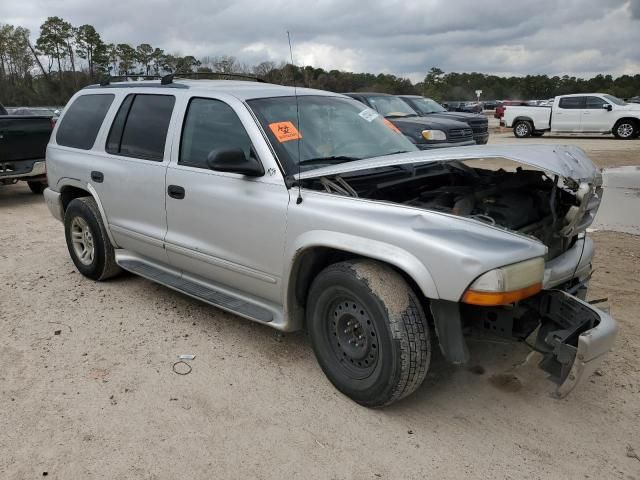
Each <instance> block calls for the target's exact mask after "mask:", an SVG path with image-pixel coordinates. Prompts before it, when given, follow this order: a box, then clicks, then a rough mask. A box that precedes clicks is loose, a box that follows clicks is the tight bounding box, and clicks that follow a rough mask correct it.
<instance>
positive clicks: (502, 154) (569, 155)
mask: <svg viewBox="0 0 640 480" xmlns="http://www.w3.org/2000/svg"><path fill="white" fill-rule="evenodd" d="M474 159H507V160H513V161H515V162H519V163H522V164H525V165H529V166H532V167H535V168H538V169H540V170H544V171H545V172H548V173H551V174H555V175H559V176H561V177H564V178H567V179H571V180H574V181H576V182H578V183H581V182H587V183H595V184H598V185H599V184H601V183H602V175H601V173H600V169H598V167H596V166H595V165H594V163H593V162H592V161H591V159H589V157H587V155H586V154H585V153H584V151H583V150H582V149H580V148H578V147H575V146H573V145H522V144H516V145H476V146H470V147H452V148H442V149H439V150H437V151H418V152H407V153H401V154H397V155H388V156H384V157H373V158H366V159H362V160H355V161H352V162H345V163H341V164H338V165H331V166H328V167H322V168H317V169H314V170H309V171H306V172H303V173H301V174H299V175H295V178H296V179H303V180H304V179H307V178H317V177H325V176H331V175H339V174H343V173H350V172H356V171H359V170H368V169H372V168H380V167H387V166H392V165H409V164H412V163H429V162H447V161H455V160H474Z"/></svg>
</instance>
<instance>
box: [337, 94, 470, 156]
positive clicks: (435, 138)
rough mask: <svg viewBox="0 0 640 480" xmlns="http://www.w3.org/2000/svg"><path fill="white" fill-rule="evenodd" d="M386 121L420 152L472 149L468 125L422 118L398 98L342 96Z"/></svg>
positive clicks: (390, 96)
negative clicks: (374, 112)
mask: <svg viewBox="0 0 640 480" xmlns="http://www.w3.org/2000/svg"><path fill="white" fill-rule="evenodd" d="M345 95H348V96H350V97H351V98H355V99H356V100H358V101H360V102H362V103H364V104H365V105H367V106H368V107H371V108H372V109H374V110H375V111H376V112H378V113H379V114H380V115H382V116H383V117H384V118H386V119H387V120H389V122H391V123H392V124H393V125H394V126H395V127H396V128H398V130H400V131H401V132H402V133H403V134H404V135H405V136H406V137H407V138H408V139H409V140H411V142H412V143H414V144H415V145H416V146H417V147H418V148H420V149H421V150H427V149H430V148H439V147H461V146H465V145H474V144H475V141H474V140H473V132H472V130H471V128H470V127H469V125H468V124H466V123H463V122H459V121H456V120H454V119H448V118H425V117H421V116H420V114H419V113H418V112H416V111H415V110H414V109H413V108H411V107H410V106H409V105H407V104H406V103H405V102H404V101H402V100H401V99H400V98H398V97H396V96H394V95H389V94H386V93H361V92H358V93H345Z"/></svg>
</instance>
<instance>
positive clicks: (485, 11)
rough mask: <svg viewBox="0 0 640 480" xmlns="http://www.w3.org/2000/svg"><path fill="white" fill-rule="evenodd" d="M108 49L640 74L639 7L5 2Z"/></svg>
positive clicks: (623, 3)
mask: <svg viewBox="0 0 640 480" xmlns="http://www.w3.org/2000/svg"><path fill="white" fill-rule="evenodd" d="M53 15H57V16H60V17H62V18H64V19H65V20H67V21H69V22H71V23H72V24H74V25H81V24H84V23H89V24H92V25H94V26H95V27H96V29H98V31H99V32H100V34H101V35H102V37H103V39H104V40H105V41H106V42H114V43H129V44H131V45H134V46H135V45H137V44H140V43H143V42H145V43H150V44H152V45H153V46H154V47H160V48H163V49H165V50H166V51H168V52H172V53H180V54H182V55H187V54H192V55H194V56H196V57H202V56H206V55H212V56H213V55H234V56H236V57H238V58H239V59H240V60H241V61H244V62H247V63H249V64H253V63H258V62H260V61H263V60H273V61H276V62H280V61H282V60H286V59H287V58H288V47H287V43H286V31H287V30H290V31H291V35H292V38H293V42H294V59H295V61H296V63H298V64H304V65H314V66H320V67H323V68H326V69H332V68H336V69H342V70H350V71H359V72H362V71H367V72H376V73H377V72H386V73H394V74H397V75H402V76H408V77H410V78H411V79H412V80H414V81H417V80H421V79H422V78H423V77H424V74H425V71H426V70H428V69H429V68H430V67H432V66H437V67H440V68H441V69H443V70H444V71H447V72H450V71H458V72H463V71H466V72H469V71H478V72H484V73H494V74H514V75H526V74H529V73H531V74H536V73H547V74H559V75H563V74H570V75H576V76H583V77H589V76H592V75H595V74H598V73H610V74H613V75H618V74H622V73H631V74H635V73H640V47H639V46H640V0H558V1H553V0H538V1H525V2H518V1H509V0H482V1H480V0H398V1H397V0H367V1H363V0H315V1H313V0H300V1H295V0H290V1H283V0H268V1H266V0H222V1H221V0H182V1H175V0H106V1H100V0H0V23H10V24H13V25H22V26H25V27H27V28H29V29H30V30H31V32H32V37H33V38H34V40H35V38H36V37H37V33H38V31H39V26H40V24H41V23H42V22H43V20H45V18H46V17H48V16H53Z"/></svg>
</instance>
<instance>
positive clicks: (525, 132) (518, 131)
mask: <svg viewBox="0 0 640 480" xmlns="http://www.w3.org/2000/svg"><path fill="white" fill-rule="evenodd" d="M531 132H533V127H532V126H531V123H530V122H528V121H526V120H518V121H517V122H516V123H515V124H514V125H513V134H514V135H515V136H516V137H518V138H525V137H530V136H531Z"/></svg>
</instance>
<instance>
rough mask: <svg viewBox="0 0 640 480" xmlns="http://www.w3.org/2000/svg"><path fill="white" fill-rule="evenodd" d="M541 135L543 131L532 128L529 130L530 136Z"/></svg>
mask: <svg viewBox="0 0 640 480" xmlns="http://www.w3.org/2000/svg"><path fill="white" fill-rule="evenodd" d="M543 135H544V132H543V131H541V130H534V131H533V132H531V136H532V137H542V136H543Z"/></svg>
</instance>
